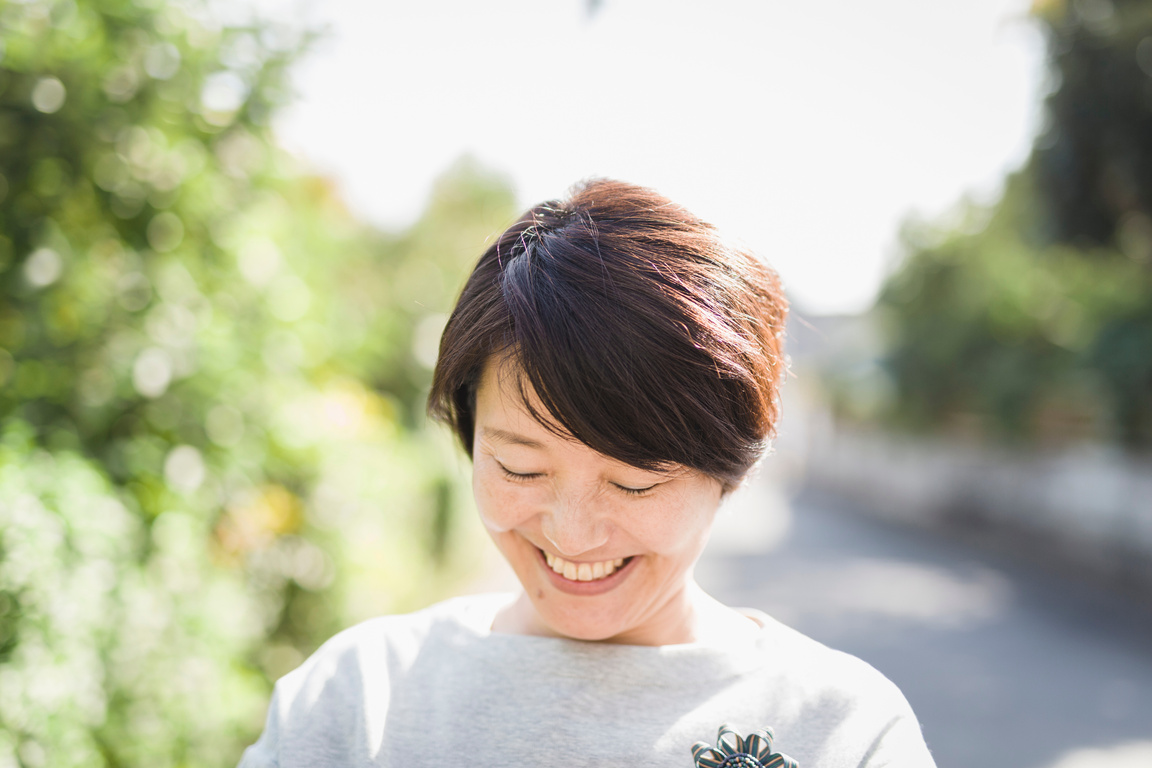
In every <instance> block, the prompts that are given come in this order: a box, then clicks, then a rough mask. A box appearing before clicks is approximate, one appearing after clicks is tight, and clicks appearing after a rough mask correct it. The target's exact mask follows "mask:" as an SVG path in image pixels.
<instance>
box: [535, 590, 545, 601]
mask: <svg viewBox="0 0 1152 768" xmlns="http://www.w3.org/2000/svg"><path fill="white" fill-rule="evenodd" d="M536 599H537V600H543V599H544V590H542V589H538V590H536Z"/></svg>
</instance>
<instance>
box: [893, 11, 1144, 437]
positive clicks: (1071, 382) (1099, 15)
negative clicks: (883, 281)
mask: <svg viewBox="0 0 1152 768" xmlns="http://www.w3.org/2000/svg"><path fill="white" fill-rule="evenodd" d="M1035 8H1036V12H1037V18H1038V20H1039V23H1041V24H1042V26H1043V28H1044V29H1045V31H1046V33H1047V34H1048V39H1049V47H1048V56H1049V63H1050V66H1051V68H1052V71H1053V73H1054V87H1053V90H1052V92H1051V93H1050V94H1049V96H1048V98H1047V100H1046V112H1047V124H1046V128H1045V130H1044V131H1043V132H1042V133H1041V135H1040V136H1039V137H1038V138H1037V140H1036V145H1035V147H1034V151H1033V155H1032V158H1031V160H1030V161H1029V163H1028V164H1027V165H1026V167H1025V168H1024V169H1022V170H1021V171H1020V172H1019V173H1017V174H1015V175H1014V176H1012V177H1011V178H1009V179H1008V181H1007V184H1006V188H1005V191H1004V195H1003V198H1002V199H1001V200H1000V201H999V202H998V203H997V204H996V205H995V206H994V207H993V208H992V209H991V210H975V209H972V210H969V211H968V221H967V223H966V224H965V226H962V227H960V228H958V229H952V230H949V229H947V228H945V229H943V230H939V229H934V228H933V227H931V226H919V227H917V226H909V227H908V228H907V230H906V231H905V233H904V243H905V250H906V252H907V254H908V258H907V260H906V262H905V263H904V264H903V265H902V267H901V268H900V269H899V271H897V272H896V274H894V275H893V276H892V277H891V279H890V280H889V281H888V283H887V285H886V286H885V288H884V291H883V294H882V296H881V299H880V305H879V312H880V314H881V316H882V318H883V320H884V321H885V322H886V324H887V328H888V335H889V340H890V356H889V359H888V362H889V365H890V368H889V370H890V373H891V374H892V376H893V379H894V381H895V385H896V386H895V390H896V392H895V397H894V398H893V401H892V406H893V407H892V415H893V417H894V418H895V419H896V420H897V421H899V422H901V423H904V424H906V425H913V426H916V427H919V428H936V429H940V428H943V429H955V430H960V431H965V432H973V431H975V432H977V433H979V434H986V433H992V434H996V435H999V436H1007V437H1011V438H1015V439H1046V438H1055V439H1075V438H1092V439H1104V440H1117V441H1120V442H1122V443H1124V444H1125V445H1127V446H1129V447H1132V448H1142V449H1147V448H1150V447H1152V2H1149V1H1148V0H1101V1H1100V2H1091V3H1089V2H1065V1H1064V0H1046V1H1044V2H1038V3H1036V4H1035ZM973 225H975V226H973ZM985 225H986V226H985Z"/></svg>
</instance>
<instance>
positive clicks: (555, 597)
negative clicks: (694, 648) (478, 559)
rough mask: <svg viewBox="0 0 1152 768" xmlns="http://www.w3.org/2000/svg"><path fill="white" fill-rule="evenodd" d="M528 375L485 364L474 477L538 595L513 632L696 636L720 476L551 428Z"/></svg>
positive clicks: (509, 366)
mask: <svg viewBox="0 0 1152 768" xmlns="http://www.w3.org/2000/svg"><path fill="white" fill-rule="evenodd" d="M518 374H519V369H518V368H517V367H516V365H515V363H512V362H505V363H503V364H498V363H497V364H489V365H488V366H487V368H486V369H485V372H484V375H483V377H482V379H481V381H480V385H479V388H478V390H477V394H476V433H475V436H474V442H473V461H474V469H473V476H472V486H473V492H474V493H475V496H476V504H477V506H478V508H479V511H480V517H481V519H482V521H483V523H484V525H485V527H486V528H487V529H488V532H489V534H491V536H492V538H493V540H494V541H495V542H496V546H497V547H499V548H500V551H501V552H502V553H503V554H504V557H505V558H506V559H507V560H508V562H509V563H510V564H511V566H512V568H513V570H515V572H516V575H517V577H518V578H519V579H520V583H521V584H522V585H523V587H524V591H525V594H526V596H527V598H528V601H530V603H529V602H525V601H523V600H522V601H521V604H520V605H519V609H520V613H519V616H518V619H517V621H516V622H515V626H516V629H515V630H514V631H521V632H524V633H527V634H544V635H561V636H566V637H572V638H577V639H581V640H609V641H613V642H620V643H630V644H635V645H664V644H669V643H680V642H687V641H689V640H691V639H693V623H692V621H693V613H692V599H693V586H694V585H693V582H692V567H693V565H694V564H695V562H696V560H697V558H698V557H699V556H700V552H701V550H702V549H703V548H704V544H705V542H706V540H707V537H708V532H709V530H710V529H711V526H712V521H713V518H714V517H715V514H716V509H717V507H718V506H719V503H720V498H721V486H720V483H719V482H718V481H717V480H716V479H714V478H712V477H708V476H706V475H703V474H701V473H699V472H696V471H694V470H689V469H685V468H675V469H673V470H670V471H667V472H653V471H646V470H642V469H637V468H636V467H633V466H630V465H628V464H623V463H621V462H619V461H616V460H615V459H611V458H608V457H606V456H604V455H602V454H599V453H597V452H596V451H594V450H592V449H591V448H589V447H588V446H587V445H584V444H583V443H580V442H577V441H575V440H572V439H566V438H564V437H560V436H558V435H556V434H554V433H552V432H550V431H549V430H548V429H546V428H545V427H544V426H543V425H541V424H540V423H539V422H537V421H536V420H535V419H534V418H532V416H531V415H530V414H529V412H528V410H527V408H526V407H525V405H524V403H523V401H522V399H521V396H520V392H519V389H518V386H517V379H518ZM528 397H529V398H530V399H531V400H532V405H533V407H534V408H536V409H537V411H538V412H541V413H546V411H545V410H544V409H543V407H542V406H541V405H540V403H539V401H538V400H537V399H536V396H535V393H533V392H532V391H531V390H530V389H529V391H528Z"/></svg>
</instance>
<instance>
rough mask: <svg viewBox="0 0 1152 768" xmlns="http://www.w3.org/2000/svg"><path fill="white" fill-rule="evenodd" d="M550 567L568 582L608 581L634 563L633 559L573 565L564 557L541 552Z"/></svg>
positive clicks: (625, 558) (626, 558) (624, 558)
mask: <svg viewBox="0 0 1152 768" xmlns="http://www.w3.org/2000/svg"><path fill="white" fill-rule="evenodd" d="M540 551H541V553H542V554H543V555H544V560H545V562H547V563H548V567H549V568H551V569H552V570H553V571H555V572H556V573H557V574H559V575H560V576H563V577H564V578H565V579H567V580H568V581H599V580H600V579H606V578H608V577H609V576H611V575H612V574H613V573H615V572H616V571H617V570H619V569H620V568H623V567H624V566H625V565H627V564H628V563H629V562H631V561H632V558H631V557H623V558H618V559H616V560H603V561H601V562H598V563H573V562H570V561H568V560H565V559H564V558H562V557H557V556H556V555H553V554H551V553H549V552H545V551H544V550H540Z"/></svg>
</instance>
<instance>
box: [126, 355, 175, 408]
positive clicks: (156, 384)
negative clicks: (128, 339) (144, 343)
mask: <svg viewBox="0 0 1152 768" xmlns="http://www.w3.org/2000/svg"><path fill="white" fill-rule="evenodd" d="M171 382H172V358H171V356H169V354H168V353H167V352H165V351H164V350H162V349H157V348H156V347H149V348H148V349H146V350H144V351H143V352H141V353H140V355H139V356H138V357H137V358H136V363H135V364H134V365H133V366H132V385H133V386H134V387H136V391H137V392H139V393H140V394H141V395H143V396H144V397H160V395H162V394H164V393H165V392H166V391H167V390H168V385H169V384H170V383H171Z"/></svg>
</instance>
